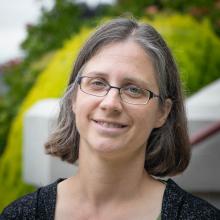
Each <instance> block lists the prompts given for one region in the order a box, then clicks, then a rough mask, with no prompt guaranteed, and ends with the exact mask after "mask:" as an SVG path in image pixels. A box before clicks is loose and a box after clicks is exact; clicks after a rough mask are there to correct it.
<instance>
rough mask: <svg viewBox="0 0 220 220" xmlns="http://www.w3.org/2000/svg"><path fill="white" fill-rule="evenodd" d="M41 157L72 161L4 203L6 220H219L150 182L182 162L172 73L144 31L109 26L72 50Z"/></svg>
mask: <svg viewBox="0 0 220 220" xmlns="http://www.w3.org/2000/svg"><path fill="white" fill-rule="evenodd" d="M45 147H46V150H47V153H48V154H51V155H54V156H58V157H60V158H61V159H63V160H66V161H68V162H71V163H72V162H75V161H76V160H77V159H78V161H79V169H78V172H77V174H76V175H75V176H73V177H71V178H68V179H59V180H57V181H56V182H55V183H52V184H51V185H48V186H45V187H42V188H40V189H39V190H38V191H37V192H35V193H32V194H29V195H27V196H25V197H23V198H21V199H19V200H17V201H16V202H14V203H12V204H11V205H9V206H8V207H7V208H5V210H4V211H3V214H2V216H3V217H5V218H6V219H13V216H16V217H18V218H20V219H25V218H27V219H58V220H59V219H65V220H66V219H67V220H68V219H78V220H80V219H97V220H99V219H105V220H108V219H109V220H110V219H120V220H121V219H122V220H123V219H126V220H130V219H131V220H136V219H138V220H142V219H143V220H144V219H150V220H155V219H169V220H172V219H212V220H213V219H220V212H219V210H217V209H216V208H215V207H213V206H211V205H210V204H208V203H207V202H206V201H203V200H201V199H199V198H196V197H194V196H192V195H191V194H189V193H187V192H185V191H184V190H183V189H181V188H180V187H179V186H178V185H176V184H175V182H174V181H172V180H171V179H169V180H168V181H164V180H160V177H164V176H167V175H169V176H171V175H175V174H177V173H180V172H183V171H184V170H185V169H186V167H187V165H188V163H189V158H190V148H189V140H188V134H187V125H186V115H185V111H184V106H183V96H182V92H181V87H180V80H179V75H178V70H177V67H176V65H175V63H174V60H173V57H172V55H171V52H170V50H169V48H168V47H167V45H166V43H165V42H164V40H163V39H162V37H161V36H160V35H159V33H158V32H157V31H156V30H155V29H154V28H153V27H151V26H150V25H147V24H140V23H137V22H136V21H135V20H131V19H123V18H121V19H115V20H112V21H110V22H109V23H106V24H104V25H103V26H101V27H100V28H99V29H98V30H97V31H96V32H95V33H94V34H93V35H92V36H91V37H90V38H89V39H88V41H87V42H86V44H85V45H84V47H83V48H82V49H81V51H80V53H79V55H78V57H77V59H76V61H75V65H74V68H73V71H72V75H71V77H70V80H69V85H68V88H67V90H66V92H65V94H64V97H63V100H62V103H61V111H60V115H59V118H58V124H57V129H56V130H55V131H54V133H53V134H51V137H50V139H49V140H48V142H47V143H46V145H45Z"/></svg>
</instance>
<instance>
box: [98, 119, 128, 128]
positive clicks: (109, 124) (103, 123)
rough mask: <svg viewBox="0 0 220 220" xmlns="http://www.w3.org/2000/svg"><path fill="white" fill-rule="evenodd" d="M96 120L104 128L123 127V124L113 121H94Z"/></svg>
mask: <svg viewBox="0 0 220 220" xmlns="http://www.w3.org/2000/svg"><path fill="white" fill-rule="evenodd" d="M96 122H97V123H98V124H100V125H102V126H103V127H105V128H123V127H124V126H123V125H119V124H114V123H107V122H101V121H96Z"/></svg>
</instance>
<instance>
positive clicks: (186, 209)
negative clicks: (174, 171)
mask: <svg viewBox="0 0 220 220" xmlns="http://www.w3.org/2000/svg"><path fill="white" fill-rule="evenodd" d="M162 214H163V215H164V218H163V219H197V220H198V219H210V220H220V210H218V209H217V208H215V207H214V206H212V205H211V204H210V203H208V202H207V201H205V200H203V199H200V198H198V197H196V196H193V195H192V194H190V193H188V192H186V191H185V190H183V189H182V188H181V187H179V186H178V185H177V184H176V183H175V182H174V181H173V180H171V179H169V180H168V181H167V187H166V190H165V192H164V198H163V205H162Z"/></svg>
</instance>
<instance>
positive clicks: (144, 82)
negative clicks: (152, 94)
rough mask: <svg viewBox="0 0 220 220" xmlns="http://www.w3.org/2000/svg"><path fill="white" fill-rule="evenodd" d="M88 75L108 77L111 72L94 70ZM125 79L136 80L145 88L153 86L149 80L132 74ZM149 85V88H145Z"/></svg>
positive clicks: (87, 74)
mask: <svg viewBox="0 0 220 220" xmlns="http://www.w3.org/2000/svg"><path fill="white" fill-rule="evenodd" d="M85 75H86V76H91V77H92V76H102V77H106V78H107V79H108V78H109V74H108V73H106V72H99V71H92V72H89V73H86V74H85ZM123 81H125V82H134V83H138V84H140V86H141V88H143V89H150V88H152V85H151V84H150V83H149V82H146V81H144V80H142V79H138V78H135V77H131V76H126V77H124V78H123ZM145 87H147V88H145Z"/></svg>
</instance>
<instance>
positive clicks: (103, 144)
mask: <svg viewBox="0 0 220 220" xmlns="http://www.w3.org/2000/svg"><path fill="white" fill-rule="evenodd" d="M82 76H90V77H96V76H97V77H99V78H101V79H102V80H104V81H106V82H108V83H109V84H110V85H112V86H116V87H122V86H125V85H127V84H132V85H136V86H139V87H141V88H146V89H149V90H151V91H152V92H154V93H155V94H159V88H158V85H157V82H156V79H155V73H154V67H153V64H152V62H151V60H150V58H149V57H148V56H147V55H146V53H145V51H144V50H143V49H142V48H141V47H140V46H139V45H138V44H137V43H135V42H133V41H125V42H119V43H112V44H110V45H107V46H105V47H103V48H102V49H101V50H100V51H99V52H98V53H97V54H96V55H95V56H93V57H92V58H91V59H90V60H89V61H88V62H87V64H86V66H85V69H84V71H83V74H82ZM158 102H159V100H158V98H152V99H150V100H149V102H148V103H147V104H146V105H132V104H128V103H124V102H123V101H122V100H121V98H120V95H119V91H118V90H117V89H111V90H110V91H109V93H108V94H107V95H106V96H104V97H96V96H92V95H88V94H86V93H84V92H82V91H81V90H80V89H79V87H78V92H77V96H76V99H75V101H74V103H73V111H74V113H75V117H76V126H77V129H78V131H79V134H80V148H81V147H87V148H89V149H91V150H93V151H95V152H98V153H100V154H105V155H115V156H116V155H117V156H120V155H126V153H127V154H129V153H130V154H131V153H132V154H133V153H135V152H137V151H140V150H141V151H145V148H146V144H147V140H148V138H149V135H150V133H151V131H152V129H154V128H157V127H160V126H162V124H163V123H164V121H165V119H166V116H167V112H166V111H164V110H163V111H162V110H161V109H160V108H159V103H158Z"/></svg>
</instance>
